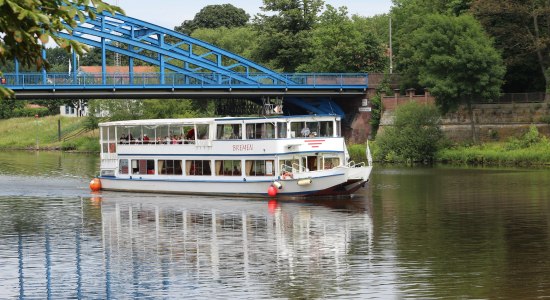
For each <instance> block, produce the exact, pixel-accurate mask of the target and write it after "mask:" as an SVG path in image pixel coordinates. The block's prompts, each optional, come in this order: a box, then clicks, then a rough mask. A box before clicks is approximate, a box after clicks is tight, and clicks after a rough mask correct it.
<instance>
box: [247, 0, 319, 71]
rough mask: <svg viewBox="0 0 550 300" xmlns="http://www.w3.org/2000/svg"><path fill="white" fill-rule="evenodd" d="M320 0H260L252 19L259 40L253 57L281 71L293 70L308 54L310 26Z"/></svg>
mask: <svg viewBox="0 0 550 300" xmlns="http://www.w3.org/2000/svg"><path fill="white" fill-rule="evenodd" d="M323 5H324V2H323V1H322V0H264V6H263V7H262V10H263V11H264V12H268V14H266V15H264V14H259V15H257V17H256V19H255V24H256V30H257V31H258V33H259V44H258V47H257V48H256V49H255V51H254V56H253V58H254V59H255V60H256V61H260V62H264V63H266V64H267V65H268V66H270V67H272V68H275V69H281V70H283V71H285V72H292V71H295V70H296V68H297V67H298V66H300V65H304V64H307V63H308V62H309V61H310V59H311V57H312V54H311V30H312V29H313V27H314V26H315V24H316V23H317V20H318V16H319V13H320V12H321V9H322V8H323Z"/></svg>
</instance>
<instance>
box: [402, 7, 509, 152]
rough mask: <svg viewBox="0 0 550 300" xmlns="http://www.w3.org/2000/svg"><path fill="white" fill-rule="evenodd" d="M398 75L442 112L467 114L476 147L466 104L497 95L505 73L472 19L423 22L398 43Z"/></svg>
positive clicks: (437, 17)
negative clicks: (420, 89) (426, 93)
mask: <svg viewBox="0 0 550 300" xmlns="http://www.w3.org/2000/svg"><path fill="white" fill-rule="evenodd" d="M402 42H403V43H402V48H401V63H402V65H401V70H402V75H403V77H405V78H410V79H411V80H412V81H413V82H415V83H416V84H417V86H421V87H427V88H429V90H430V92H431V93H432V95H434V97H435V98H436V103H437V104H438V106H439V107H440V108H441V109H442V112H444V113H445V112H447V111H448V110H449V109H453V108H456V107H457V106H458V105H459V104H465V105H466V106H467V108H468V111H469V114H470V119H471V129H472V140H473V141H474V143H475V142H477V139H476V135H475V123H474V116H473V109H472V104H474V103H475V102H478V101H482V100H492V99H495V98H496V97H498V96H499V95H500V88H501V86H502V84H503V79H502V78H503V76H504V73H505V67H504V65H503V61H502V58H501V57H500V55H499V53H498V52H497V51H496V50H495V48H494V47H493V45H492V40H491V39H490V38H489V37H488V36H487V34H486V33H485V32H484V31H483V28H482V27H481V25H480V24H479V22H477V21H476V20H475V19H474V18H473V17H472V16H470V15H462V16H459V17H451V16H445V15H439V14H434V15H429V16H425V18H424V22H423V24H422V25H421V26H420V27H418V28H417V29H415V30H413V31H412V32H410V34H409V36H408V38H407V39H406V40H405V41H402Z"/></svg>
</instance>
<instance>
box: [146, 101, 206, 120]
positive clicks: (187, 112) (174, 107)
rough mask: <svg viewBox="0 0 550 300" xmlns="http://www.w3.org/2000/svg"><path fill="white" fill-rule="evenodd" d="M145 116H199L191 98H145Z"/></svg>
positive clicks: (156, 117) (158, 117)
mask: <svg viewBox="0 0 550 300" xmlns="http://www.w3.org/2000/svg"><path fill="white" fill-rule="evenodd" d="M143 111H144V113H143V118H145V119H165V118H194V117H198V113H197V111H196V110H195V109H194V108H193V103H192V102H191V100H183V99H182V100H169V99H166V100H143Z"/></svg>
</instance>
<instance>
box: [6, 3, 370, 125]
mask: <svg viewBox="0 0 550 300" xmlns="http://www.w3.org/2000/svg"><path fill="white" fill-rule="evenodd" d="M77 18H78V17H77ZM77 21H78V26H77V27H76V28H68V29H70V30H71V31H72V34H68V33H67V32H60V33H59V35H60V36H61V37H63V38H66V39H69V40H75V41H78V42H81V43H83V44H86V45H88V46H92V47H96V48H99V49H101V61H102V65H101V72H98V73H85V72H82V71H81V70H79V68H78V61H77V56H76V54H75V53H73V55H72V58H71V64H70V66H71V67H70V69H69V70H68V72H67V73H48V72H46V70H42V72H37V73H23V72H19V64H18V63H17V61H16V62H15V72H14V73H6V74H4V79H3V81H4V85H5V86H6V87H8V88H10V89H12V90H13V91H14V92H15V96H16V98H17V99H23V100H25V99H100V98H101V99H160V98H167V99H178V98H182V99H197V98H214V99H252V100H258V99H262V98H264V99H265V98H266V97H278V98H283V99H284V100H285V103H291V104H293V105H296V106H298V107H301V108H302V109H304V110H306V111H309V112H312V113H337V114H341V115H343V111H342V110H341V109H340V108H339V106H338V105H337V104H336V103H335V102H334V100H335V99H346V98H357V97H362V96H363V95H365V93H366V90H367V88H368V75H367V74H365V73H362V74H334V73H330V74H327V73H308V74H303V73H302V74H281V73H278V72H275V71H273V70H270V69H268V68H266V67H263V66H261V65H259V64H257V63H255V62H253V61H250V60H248V59H245V58H243V57H241V56H239V55H236V54H234V53H231V52H228V51H226V50H223V49H220V48H218V47H215V46H213V45H211V44H208V43H206V42H204V41H201V40H198V39H195V38H192V37H189V36H187V35H184V34H181V33H179V32H176V31H173V30H170V29H167V28H163V27H160V26H157V25H154V24H151V23H148V22H145V21H142V20H138V19H135V18H131V17H128V16H124V15H121V14H115V15H112V14H110V13H108V12H102V13H97V14H96V18H95V19H91V18H90V16H87V17H86V19H84V20H77ZM107 51H109V52H113V53H115V54H116V55H122V56H124V57H126V58H127V59H126V61H127V62H128V64H127V65H128V70H127V72H108V70H107V69H108V67H107ZM45 53H46V52H45V51H44V52H43V55H44V58H45ZM136 60H137V61H141V62H143V63H145V64H147V65H150V66H154V68H155V70H158V71H157V72H148V73H137V72H135V71H134V70H135V62H136Z"/></svg>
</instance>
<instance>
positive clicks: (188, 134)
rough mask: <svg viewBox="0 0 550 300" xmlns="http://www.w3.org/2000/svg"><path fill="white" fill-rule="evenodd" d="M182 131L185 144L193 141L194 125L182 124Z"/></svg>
mask: <svg viewBox="0 0 550 300" xmlns="http://www.w3.org/2000/svg"><path fill="white" fill-rule="evenodd" d="M183 132H185V134H184V139H185V143H186V144H192V143H195V138H196V137H195V126H183Z"/></svg>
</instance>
